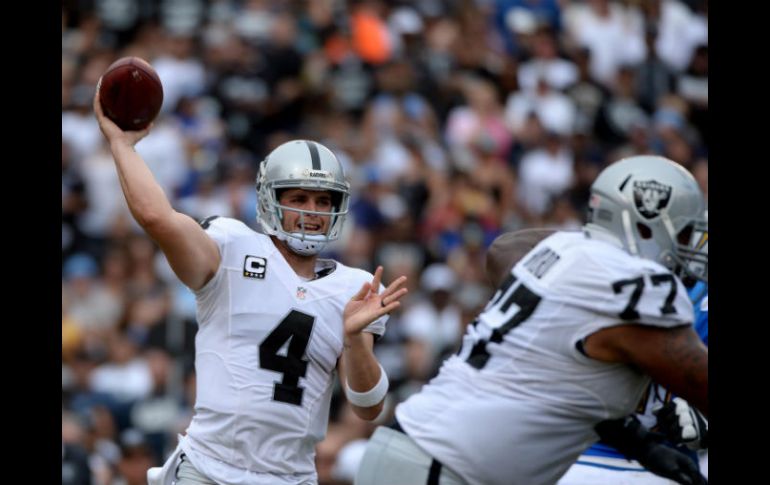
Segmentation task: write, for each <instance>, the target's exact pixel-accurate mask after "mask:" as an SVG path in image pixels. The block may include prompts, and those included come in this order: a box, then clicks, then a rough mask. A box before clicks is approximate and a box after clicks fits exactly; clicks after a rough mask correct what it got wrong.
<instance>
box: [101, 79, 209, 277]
mask: <svg viewBox="0 0 770 485" xmlns="http://www.w3.org/2000/svg"><path fill="white" fill-rule="evenodd" d="M93 106H94V113H95V114H96V119H97V121H98V122H99V128H100V129H101V130H102V133H103V134H104V137H105V138H106V139H107V142H108V143H109V146H110V150H111V151H112V156H113V158H114V159H115V167H116V168H117V170H118V177H119V179H120V186H121V188H122V189H123V195H124V196H125V198H126V202H127V203H128V208H129V209H130V210H131V215H133V217H134V219H136V222H137V223H139V225H140V226H142V228H143V229H144V230H145V232H146V233H147V234H148V235H149V236H150V237H151V238H152V239H153V240H154V241H155V242H156V243H157V244H158V245H159V246H160V248H161V250H162V251H163V253H164V254H165V255H166V258H168V262H169V264H170V265H171V268H172V269H173V270H174V272H175V273H176V275H177V277H179V279H180V280H181V281H182V283H184V284H185V285H187V286H188V287H190V288H191V289H193V290H197V289H200V288H201V287H203V285H204V284H206V282H207V281H209V280H210V279H211V278H212V277H213V276H214V273H216V270H217V268H218V267H219V260H220V255H219V249H218V248H217V245H216V243H215V242H214V241H213V240H212V239H211V238H210V237H209V236H208V235H207V234H206V232H205V231H204V230H203V229H202V228H201V227H200V226H199V225H198V223H197V222H195V221H194V220H193V219H192V218H191V217H189V216H187V215H184V214H181V213H179V212H177V211H175V210H174V208H173V207H171V204H170V203H169V201H168V199H167V198H166V194H165V193H164V192H163V189H162V188H161V187H160V185H158V183H157V182H156V181H155V177H153V175H152V172H151V171H150V169H149V168H148V167H147V165H146V164H145V163H144V160H142V157H140V156H139V154H138V153H137V152H136V150H134V145H136V143H137V142H139V140H141V139H142V138H144V137H145V136H147V134H148V133H149V131H150V130H149V127H148V128H147V129H144V130H141V131H123V130H121V129H120V128H119V127H118V126H117V125H116V124H115V123H113V122H112V121H111V120H110V119H109V118H107V117H106V116H105V115H104V113H103V112H102V109H101V104H100V103H99V93H98V89H97V94H96V96H94V103H93Z"/></svg>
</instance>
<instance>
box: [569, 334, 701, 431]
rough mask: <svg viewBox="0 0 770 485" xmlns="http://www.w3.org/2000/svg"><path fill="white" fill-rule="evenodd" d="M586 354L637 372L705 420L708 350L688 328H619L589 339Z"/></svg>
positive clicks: (585, 346)
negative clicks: (692, 408)
mask: <svg viewBox="0 0 770 485" xmlns="http://www.w3.org/2000/svg"><path fill="white" fill-rule="evenodd" d="M584 348H585V351H586V354H587V355H588V356H589V357H591V358H594V359H597V360H601V361H605V362H621V363H625V364H630V365H632V366H635V367H637V368H639V369H640V370H641V371H642V372H644V373H646V374H648V375H649V376H651V377H652V379H653V380H654V381H655V382H657V383H659V384H662V385H663V386H665V387H666V388H667V389H669V390H670V391H672V392H673V393H674V394H676V395H679V396H682V397H683V398H684V399H686V400H687V401H688V402H690V403H691V404H692V405H693V406H695V407H696V408H698V409H699V410H700V411H701V412H702V413H703V414H704V415H706V416H708V380H709V376H708V360H709V357H708V349H707V348H706V346H705V345H703V342H701V340H700V339H699V338H698V334H696V333H695V330H693V328H692V325H682V326H679V327H675V328H660V327H651V326H646V325H635V324H628V325H619V326H615V327H610V328H604V329H601V330H599V331H598V332H595V333H593V334H591V335H589V336H588V337H587V338H586V340H585V345H584Z"/></svg>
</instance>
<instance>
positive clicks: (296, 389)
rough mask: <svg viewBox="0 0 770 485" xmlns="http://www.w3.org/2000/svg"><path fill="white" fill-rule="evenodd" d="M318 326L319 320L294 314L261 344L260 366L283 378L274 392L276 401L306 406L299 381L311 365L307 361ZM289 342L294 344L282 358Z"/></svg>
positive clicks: (284, 320)
mask: <svg viewBox="0 0 770 485" xmlns="http://www.w3.org/2000/svg"><path fill="white" fill-rule="evenodd" d="M314 322H315V317H313V316H311V315H308V314H306V313H302V312H300V311H297V310H292V311H291V312H290V313H289V314H288V315H286V317H285V318H284V319H283V320H281V323H279V324H278V326H277V327H275V329H273V331H272V332H270V335H268V336H267V337H266V338H265V340H263V341H262V343H261V344H259V366H260V367H261V368H263V369H268V370H272V371H275V372H280V373H282V374H283V379H282V380H281V382H276V383H275V387H274V389H273V399H275V400H276V401H280V402H285V403H289V404H294V405H296V406H301V405H302V392H303V388H302V387H300V386H299V378H300V377H305V373H306V372H307V363H308V361H307V360H305V359H303V357H304V355H305V349H306V348H307V344H308V342H309V341H310V334H311V332H312V331H313V323H314ZM288 340H291V341H290V342H289V348H288V351H287V352H286V355H285V356H284V355H279V354H278V351H279V350H280V349H281V348H282V347H283V346H284V345H285V344H286V342H287V341H288Z"/></svg>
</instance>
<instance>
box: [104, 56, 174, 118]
mask: <svg viewBox="0 0 770 485" xmlns="http://www.w3.org/2000/svg"><path fill="white" fill-rule="evenodd" d="M99 101H100V102H101V104H102V109H103V110H104V114H105V115H107V117H108V118H109V119H111V120H112V121H114V122H115V124H116V125H118V126H119V127H120V128H121V129H123V130H126V131H136V130H142V129H144V128H145V127H147V125H149V124H150V122H151V121H152V120H154V119H155V117H156V116H158V112H159V111H160V106H161V104H163V86H162V85H161V83H160V78H159V77H158V74H157V73H156V72H155V69H153V67H152V66H151V65H150V63H149V62H147V61H145V60H144V59H140V58H139V57H123V58H121V59H118V60H117V61H115V62H113V63H112V65H111V66H110V67H108V68H107V71H106V72H105V73H104V75H103V76H102V79H101V82H100V84H99Z"/></svg>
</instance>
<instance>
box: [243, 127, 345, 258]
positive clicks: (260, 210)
mask: <svg viewBox="0 0 770 485" xmlns="http://www.w3.org/2000/svg"><path fill="white" fill-rule="evenodd" d="M297 188H299V189H306V190H321V191H330V192H331V193H332V205H333V210H332V212H318V211H309V210H301V209H295V208H292V207H286V206H283V205H281V204H279V202H278V199H279V191H280V190H282V189H297ZM257 196H258V202H257V219H258V220H259V223H260V225H261V226H262V229H263V231H264V232H265V233H266V234H269V235H272V236H276V237H277V238H278V239H280V240H282V241H286V243H287V244H288V246H289V248H291V250H292V251H294V252H295V253H297V254H301V255H305V256H307V255H313V254H318V253H319V252H321V250H323V248H324V247H325V246H326V244H327V243H328V242H329V241H334V240H335V239H337V238H339V237H340V233H341V231H342V225H343V223H344V221H345V215H346V214H347V213H348V202H349V199H350V184H349V183H348V182H346V181H345V174H344V172H343V170H342V165H341V164H340V162H339V160H337V157H336V156H335V155H334V153H332V151H331V150H329V149H328V148H326V147H325V146H323V145H321V144H320V143H317V142H314V141H308V140H294V141H289V142H286V143H284V144H282V145H280V146H279V147H277V148H276V149H275V150H273V151H272V152H270V153H269V154H268V155H267V157H266V158H265V159H264V160H263V161H262V163H261V164H260V167H259V175H258V176H257ZM286 210H290V211H295V212H299V214H300V225H301V226H302V231H301V232H287V231H285V230H284V229H283V211H286ZM307 214H317V215H321V216H331V220H330V221H329V225H328V227H327V230H326V233H325V234H307V233H305V229H304V223H303V222H304V220H303V219H304V217H305V215H307Z"/></svg>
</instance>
